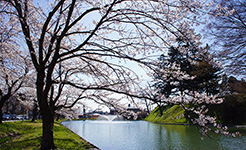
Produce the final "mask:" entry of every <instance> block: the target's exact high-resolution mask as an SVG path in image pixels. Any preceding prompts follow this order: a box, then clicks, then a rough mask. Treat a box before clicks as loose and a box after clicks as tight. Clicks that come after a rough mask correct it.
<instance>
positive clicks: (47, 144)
mask: <svg viewBox="0 0 246 150" xmlns="http://www.w3.org/2000/svg"><path fill="white" fill-rule="evenodd" d="M46 110H47V111H46V112H43V111H42V120H43V137H42V143H41V150H50V149H54V148H55V144H54V137H53V125H54V118H53V114H52V113H51V112H50V110H48V109H46Z"/></svg>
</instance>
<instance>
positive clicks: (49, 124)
mask: <svg viewBox="0 0 246 150" xmlns="http://www.w3.org/2000/svg"><path fill="white" fill-rule="evenodd" d="M43 70H44V69H41V71H39V72H38V74H37V82H36V86H37V100H38V103H39V108H40V112H41V115H42V120H43V136H42V142H41V150H50V149H55V144H54V138H53V125H54V112H53V110H52V108H51V106H50V105H49V104H50V103H49V102H48V92H47V91H46V92H45V91H44V78H45V73H44V71H43ZM46 86H47V85H46Z"/></svg>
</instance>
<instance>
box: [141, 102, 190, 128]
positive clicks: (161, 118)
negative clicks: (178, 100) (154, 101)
mask: <svg viewBox="0 0 246 150" xmlns="http://www.w3.org/2000/svg"><path fill="white" fill-rule="evenodd" d="M160 111H162V112H163V114H162V115H161V113H160ZM184 112H185V110H184V109H183V108H182V107H181V106H179V105H174V106H172V107H170V106H163V107H162V109H161V110H160V108H159V107H156V108H155V109H154V110H153V111H152V112H151V113H150V114H149V115H148V116H147V117H146V118H145V121H150V122H155V123H167V124H188V123H189V122H188V120H187V119H186V118H185V117H184Z"/></svg>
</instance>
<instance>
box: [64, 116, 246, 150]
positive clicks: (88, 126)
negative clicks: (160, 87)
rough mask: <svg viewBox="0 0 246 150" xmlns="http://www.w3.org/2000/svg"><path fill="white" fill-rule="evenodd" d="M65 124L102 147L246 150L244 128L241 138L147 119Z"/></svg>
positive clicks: (114, 149)
mask: <svg viewBox="0 0 246 150" xmlns="http://www.w3.org/2000/svg"><path fill="white" fill-rule="evenodd" d="M63 125H64V126H66V127H68V128H69V129H71V130H72V131H74V132H75V133H77V134H78V135H80V136H81V137H83V138H84V139H86V140H87V141H89V142H91V143H92V144H94V145H96V146H97V147H99V148H100V149H102V150H227V149H228V150H234V149H235V150H246V134H245V130H244V131H241V132H242V136H241V137H238V138H232V137H225V136H221V135H216V134H215V135H213V137H212V138H205V139H204V140H202V139H201V135H200V134H199V128H198V127H196V126H183V125H161V124H154V123H150V122H146V121H112V122H109V121H67V122H63Z"/></svg>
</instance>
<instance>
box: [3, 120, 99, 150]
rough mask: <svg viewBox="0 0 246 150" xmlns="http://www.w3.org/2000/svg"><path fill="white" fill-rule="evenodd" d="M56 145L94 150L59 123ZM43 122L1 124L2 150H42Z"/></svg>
mask: <svg viewBox="0 0 246 150" xmlns="http://www.w3.org/2000/svg"><path fill="white" fill-rule="evenodd" d="M53 131H54V143H55V145H56V147H57V149H73V150H76V149H79V150H81V149H93V148H95V147H93V145H91V144H90V143H88V142H87V141H85V140H83V139H82V138H80V137H79V136H78V135H76V134H74V133H72V132H71V131H70V130H68V129H67V128H65V127H64V126H63V125H61V124H60V123H59V122H55V123H54V129H53ZM41 136H42V121H41V120H37V121H35V122H30V121H15V122H4V123H3V124H0V147H1V150H10V149H40V143H41Z"/></svg>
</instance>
